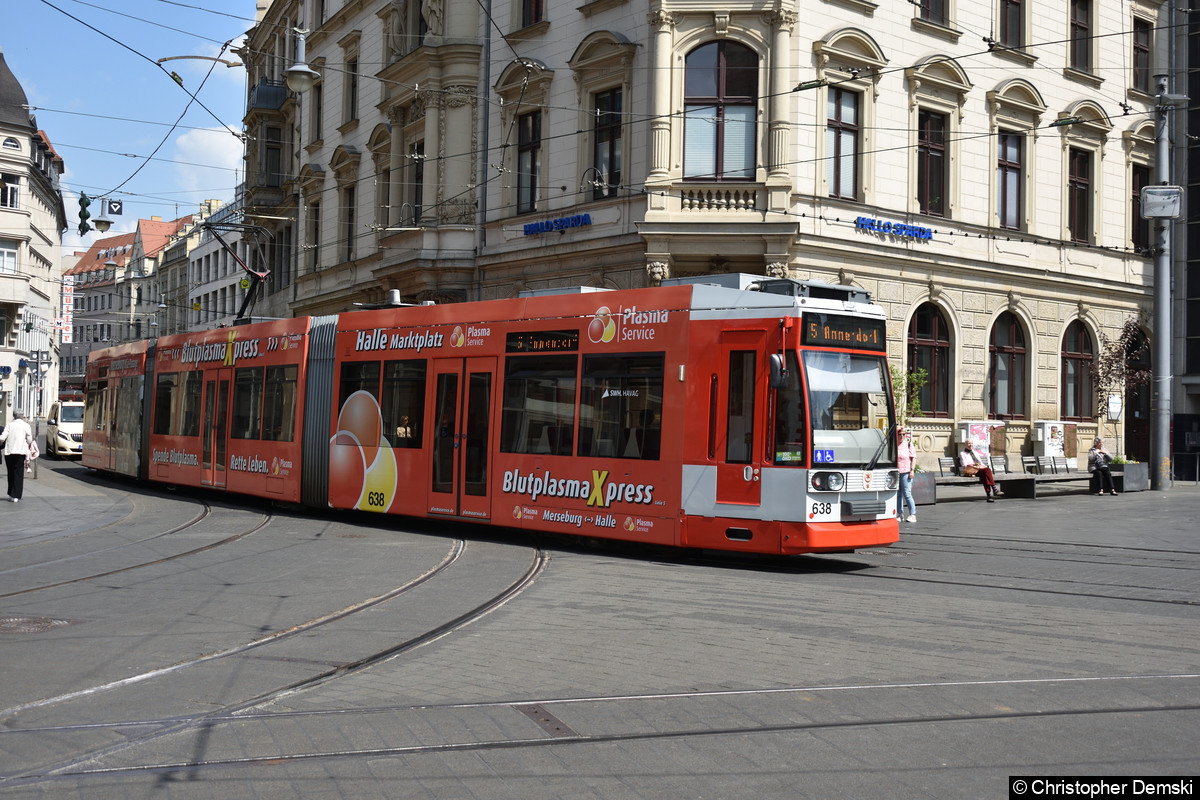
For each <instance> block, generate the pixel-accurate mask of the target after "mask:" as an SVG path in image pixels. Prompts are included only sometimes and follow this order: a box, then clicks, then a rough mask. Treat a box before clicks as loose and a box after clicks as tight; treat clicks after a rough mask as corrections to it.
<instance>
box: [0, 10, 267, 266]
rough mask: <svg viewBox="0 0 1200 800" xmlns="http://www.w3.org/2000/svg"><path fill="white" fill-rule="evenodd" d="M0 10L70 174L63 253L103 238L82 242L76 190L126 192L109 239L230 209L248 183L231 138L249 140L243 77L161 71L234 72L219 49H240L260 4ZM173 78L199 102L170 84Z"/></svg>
mask: <svg viewBox="0 0 1200 800" xmlns="http://www.w3.org/2000/svg"><path fill="white" fill-rule="evenodd" d="M3 5H4V7H3V12H2V17H3V20H4V23H3V25H2V26H0V48H3V51H4V58H5V60H6V61H7V62H8V66H9V68H10V69H11V70H12V71H13V74H14V75H16V77H17V80H19V81H20V82H21V85H22V87H23V88H24V89H25V94H26V96H27V97H28V99H29V103H30V104H31V105H33V106H36V109H35V110H34V112H33V113H34V114H35V116H36V117H37V122H38V127H40V128H41V129H42V130H44V131H46V133H47V135H48V136H49V137H50V141H51V143H52V144H53V145H54V148H55V149H56V150H57V151H58V153H59V155H61V156H62V157H63V160H64V163H65V166H66V172H65V173H64V176H63V194H64V199H65V201H66V208H67V215H68V217H69V220H70V228H69V231H68V233H67V234H65V235H64V243H63V244H64V250H65V251H66V252H67V253H70V252H72V251H74V250H83V249H86V247H87V246H88V245H90V244H91V242H92V241H94V240H95V238H96V236H97V235H98V234H96V232H95V231H93V232H91V233H89V234H88V235H87V236H86V237H84V238H83V239H81V238H80V237H79V235H78V233H77V231H76V230H75V227H76V225H77V224H78V219H77V214H78V210H79V205H78V202H77V198H78V193H79V192H80V191H84V192H87V193H88V195H89V196H91V195H99V194H103V193H106V192H110V191H112V190H114V189H117V187H118V186H120V187H121V188H120V189H119V190H118V191H117V192H116V193H114V194H112V195H111V196H112V197H120V198H121V199H122V200H123V201H124V207H125V213H124V215H123V216H121V217H114V218H113V221H114V226H113V229H112V231H110V234H109V235H111V234H112V233H113V232H126V231H131V230H133V228H134V226H135V224H136V222H137V220H138V218H149V217H151V216H160V217H162V218H163V219H175V218H176V217H180V216H184V215H186V214H190V213H192V212H193V211H196V210H198V208H199V206H200V203H201V202H203V201H204V200H207V199H217V200H221V201H223V202H229V201H231V200H232V199H233V196H234V187H235V186H236V185H237V184H238V183H239V182H240V181H241V180H242V177H243V174H242V163H241V155H242V143H241V141H240V140H239V139H238V138H236V136H234V135H233V133H237V132H239V131H240V130H241V118H242V113H243V111H244V107H245V97H246V86H245V82H246V71H245V70H244V69H242V68H241V67H227V66H225V65H224V64H220V63H214V62H211V61H201V60H171V61H167V62H164V63H163V64H162V65H161V68H160V66H159V65H158V64H157V63H155V62H157V61H158V60H159V59H162V58H170V57H173V56H189V55H202V56H212V57H216V56H218V55H220V57H221V58H223V59H226V60H229V61H238V60H239V59H238V57H237V56H236V55H234V54H232V53H230V52H228V50H226V51H225V52H224V53H223V54H222V52H221V46H222V44H224V43H225V42H227V41H230V40H232V42H233V44H232V45H231V46H232V47H236V46H238V44H240V43H241V40H242V37H243V35H244V34H245V32H246V31H247V30H249V29H250V28H251V27H252V26H253V24H254V7H255V3H254V0H236V2H235V0H177V1H176V0H120V1H119V2H113V0H98V2H96V3H91V2H82V0H4V4H3ZM64 12H65V13H64ZM68 15H70V16H68ZM72 17H74V19H72ZM80 21H82V22H80ZM82 23H87V25H90V26H91V28H89V27H87V25H84V24H82ZM93 29H94V30H93ZM108 37H111V38H108ZM113 40H116V41H113ZM164 70H165V71H164ZM210 70H211V74H210ZM172 71H173V72H176V73H177V74H178V75H179V76H180V77H181V78H182V79H183V84H184V87H186V89H188V90H189V91H191V92H192V93H194V94H195V95H196V97H197V98H198V101H199V102H196V101H193V100H192V98H191V97H190V96H189V95H188V93H187V92H186V91H184V89H182V88H180V86H179V85H178V84H177V83H175V81H174V80H172V79H171V77H170V76H169V74H168V73H169V72H172ZM206 75H207V80H206ZM189 103H191V107H190V108H189V107H188V104H189ZM201 104H203V107H202V106H201ZM185 111H186V113H185ZM210 112H211V113H210ZM181 115H182V119H181V118H180V117H181ZM176 121H178V123H179V124H178V127H177V128H175V129H174V130H172V125H174V124H175V123H176ZM223 126H228V127H229V128H230V129H232V131H233V133H230V132H229V130H226V129H225V128H223ZM164 140H165V141H164ZM160 144H161V148H160ZM156 148H159V149H158V152H157V154H156V155H155V156H154V158H153V159H152V160H150V161H147V157H149V156H150V155H151V154H152V153H154V152H155V149H156ZM135 173H136V174H135ZM122 184H123V185H122ZM98 206H99V204H94V205H93V207H92V209H91V210H92V214H93V216H95V215H96V212H97V208H98Z"/></svg>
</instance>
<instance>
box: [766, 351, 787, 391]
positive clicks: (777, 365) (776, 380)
mask: <svg viewBox="0 0 1200 800" xmlns="http://www.w3.org/2000/svg"><path fill="white" fill-rule="evenodd" d="M769 363H770V364H771V377H770V381H769V383H770V386H771V388H772V389H784V388H787V379H788V371H787V367H786V366H784V363H783V356H782V355H781V354H779V353H772V354H771V355H770V359H769Z"/></svg>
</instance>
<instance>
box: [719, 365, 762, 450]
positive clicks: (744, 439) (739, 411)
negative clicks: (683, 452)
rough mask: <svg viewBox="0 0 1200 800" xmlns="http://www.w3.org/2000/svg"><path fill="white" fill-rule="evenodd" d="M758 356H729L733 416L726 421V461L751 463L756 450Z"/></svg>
mask: <svg viewBox="0 0 1200 800" xmlns="http://www.w3.org/2000/svg"><path fill="white" fill-rule="evenodd" d="M755 375H756V372H755V353H754V351H753V350H735V351H733V352H732V353H730V354H729V396H728V400H729V416H728V417H727V418H726V421H725V461H726V463H729V464H749V463H750V458H751V451H752V448H753V447H754V383H755Z"/></svg>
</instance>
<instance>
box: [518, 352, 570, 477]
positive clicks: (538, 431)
mask: <svg viewBox="0 0 1200 800" xmlns="http://www.w3.org/2000/svg"><path fill="white" fill-rule="evenodd" d="M575 386H576V357H575V356H574V355H565V356H544V355H539V356H510V357H509V359H508V361H507V362H506V364H505V367H504V415H503V417H502V418H501V422H500V450H501V452H504V453H538V454H548V455H556V456H568V455H570V454H571V450H572V443H573V438H574V435H573V431H574V428H575Z"/></svg>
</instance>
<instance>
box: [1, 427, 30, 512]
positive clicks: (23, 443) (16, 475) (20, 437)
mask: <svg viewBox="0 0 1200 800" xmlns="http://www.w3.org/2000/svg"><path fill="white" fill-rule="evenodd" d="M0 444H3V445H4V448H3V452H4V467H5V469H6V470H7V471H8V499H9V500H10V501H12V502H14V503H19V502H21V495H22V494H24V492H25V459H27V458H28V457H29V455H30V453H32V452H33V450H34V445H33V429H32V428H30V427H29V423H28V422H26V421H25V415H24V414H22V413H21V412H20V411H14V412H13V421H12V422H10V423H9V424H8V425H7V426H5V428H4V433H0Z"/></svg>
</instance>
